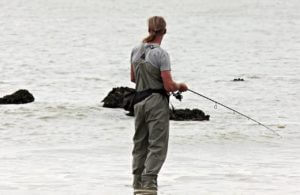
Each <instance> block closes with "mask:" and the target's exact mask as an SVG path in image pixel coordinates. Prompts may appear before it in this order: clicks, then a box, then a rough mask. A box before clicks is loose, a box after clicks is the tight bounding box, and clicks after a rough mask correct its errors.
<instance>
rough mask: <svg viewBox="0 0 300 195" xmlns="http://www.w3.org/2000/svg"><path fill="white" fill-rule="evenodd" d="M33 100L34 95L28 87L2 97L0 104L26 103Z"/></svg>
mask: <svg viewBox="0 0 300 195" xmlns="http://www.w3.org/2000/svg"><path fill="white" fill-rule="evenodd" d="M33 101H34V97H33V95H32V94H31V93H30V92H29V91H28V90H26V89H20V90H18V91H16V92H15V93H13V94H11V95H6V96H4V97H2V98H0V104H26V103H30V102H33Z"/></svg>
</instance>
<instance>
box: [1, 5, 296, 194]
mask: <svg viewBox="0 0 300 195" xmlns="http://www.w3.org/2000/svg"><path fill="white" fill-rule="evenodd" d="M299 9H300V3H299V1H297V0H290V1H279V0H276V1H273V0H265V1H259V0H254V1H253V0H251V1H250V0H243V1H237V0H226V1H224V2H220V1H216V0H210V1H209V0H201V1H192V0H187V1H184V2H183V1H180V0H171V1H161V2H157V4H155V5H153V2H150V1H144V0H142V1H137V0H124V1H120V0H119V1H118V0H114V1H104V0H102V1H96V0H90V1H79V0H72V1H71V0H51V1H50V0H44V1H38V0H30V1H22V0H13V1H8V0H2V1H1V2H0V48H1V52H0V86H1V87H0V96H3V95H6V94H10V93H12V92H14V91H16V90H18V89H20V88H26V89H28V90H29V91H31V92H32V93H33V94H34V96H35V98H36V101H35V102H34V103H32V104H26V105H2V106H0V181H1V182H0V194H41V193H42V194H53V193H56V194H105V195H106V194H112V195H115V194H132V189H131V187H130V184H131V170H130V166H131V157H130V153H131V149H132V142H131V140H132V135H133V125H134V124H133V119H132V118H130V117H127V116H125V115H124V111H122V110H119V109H106V108H102V107H101V105H102V104H101V102H100V101H101V100H102V99H103V98H104V97H105V95H106V94H107V93H108V91H109V90H110V89H111V88H112V87H116V86H131V87H132V86H133V84H131V83H130V82H129V54H130V50H131V48H132V47H133V46H134V45H135V44H137V43H138V42H139V41H140V40H141V39H142V38H143V37H144V36H146V33H145V32H146V31H147V29H146V18H148V17H149V16H151V15H154V14H155V15H163V16H165V18H166V20H167V22H168V26H167V28H168V33H167V36H166V37H165V39H164V41H163V44H162V47H163V48H165V49H166V50H167V51H168V52H169V53H170V56H171V61H172V70H173V75H174V77H175V79H176V80H178V81H185V82H187V84H188V85H189V87H190V88H191V89H193V90H195V91H198V92H200V93H203V94H204V95H207V96H209V97H211V98H213V99H216V100H218V101H220V102H222V103H224V104H226V105H228V106H231V107H233V108H235V109H237V110H239V111H241V112H242V113H245V114H247V115H250V116H252V117H253V118H255V119H257V120H258V121H261V122H263V123H264V124H266V125H268V126H270V127H271V128H273V129H275V130H276V132H278V133H279V134H281V135H282V138H279V137H277V136H276V135H274V134H272V132H270V131H268V130H267V129H265V128H264V127H261V126H258V125H256V124H254V123H253V122H251V121H249V120H247V119H245V118H243V117H241V116H239V115H237V114H233V113H232V112H231V111H228V110H226V109H224V108H222V107H220V106H218V108H217V109H214V104H213V103H211V102H209V101H207V100H205V99H202V98H200V97H198V96H195V95H194V94H191V93H188V92H187V93H185V94H184V99H183V102H182V103H179V102H177V101H176V100H174V99H172V100H171V101H172V103H173V104H174V105H175V107H178V108H185V107H188V108H200V109H203V110H204V111H205V112H206V113H208V114H210V115H211V120H210V121H207V122H175V121H172V122H171V132H170V147H169V148H170V149H169V153H168V158H167V161H166V163H165V165H164V167H163V169H162V171H161V174H160V176H159V185H160V188H159V193H158V194H161V195H165V194H172V195H173V194H180V195H181V194H298V193H300V188H299V187H298V186H299V185H300V168H299V164H300V142H299V140H300V132H299V130H300V103H299V98H300V93H299V92H300V90H299V89H300V87H299V83H300V79H299V73H300V57H299V56H300V35H299V32H300V15H299ZM238 77H241V78H244V79H245V81H244V82H232V81H231V80H232V79H234V78H238Z"/></svg>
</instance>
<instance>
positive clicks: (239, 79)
mask: <svg viewBox="0 0 300 195" xmlns="http://www.w3.org/2000/svg"><path fill="white" fill-rule="evenodd" d="M232 81H245V80H244V79H243V78H235V79H233V80H232Z"/></svg>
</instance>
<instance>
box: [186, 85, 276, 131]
mask: <svg viewBox="0 0 300 195" xmlns="http://www.w3.org/2000/svg"><path fill="white" fill-rule="evenodd" d="M188 91H190V92H192V93H194V94H196V95H199V96H201V97H203V98H205V99H208V100H210V101H212V102H214V103H215V106H214V108H215V109H217V105H221V106H223V107H225V108H227V109H229V110H231V111H233V112H234V113H238V114H239V115H242V116H243V117H246V118H247V119H248V120H252V121H254V122H256V123H257V124H259V125H261V126H263V127H265V128H266V129H268V130H270V131H272V132H273V133H274V134H276V135H278V136H279V137H281V135H279V134H278V133H277V132H276V131H275V130H273V129H271V128H270V127H268V126H266V125H264V124H262V123H261V122H259V121H257V120H255V119H253V118H251V117H249V116H247V115H245V114H243V113H241V112H239V111H237V110H235V109H233V108H230V107H228V106H226V105H224V104H222V103H220V102H217V101H215V100H213V99H211V98H209V97H206V96H204V95H202V94H200V93H198V92H196V91H193V90H191V89H188Z"/></svg>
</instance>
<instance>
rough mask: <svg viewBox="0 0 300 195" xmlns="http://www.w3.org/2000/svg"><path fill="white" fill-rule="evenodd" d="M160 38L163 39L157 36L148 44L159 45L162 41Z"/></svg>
mask: <svg viewBox="0 0 300 195" xmlns="http://www.w3.org/2000/svg"><path fill="white" fill-rule="evenodd" d="M162 38H163V37H162V36H157V37H155V39H154V40H153V41H151V42H149V43H155V44H158V45H160V44H161V41H162Z"/></svg>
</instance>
